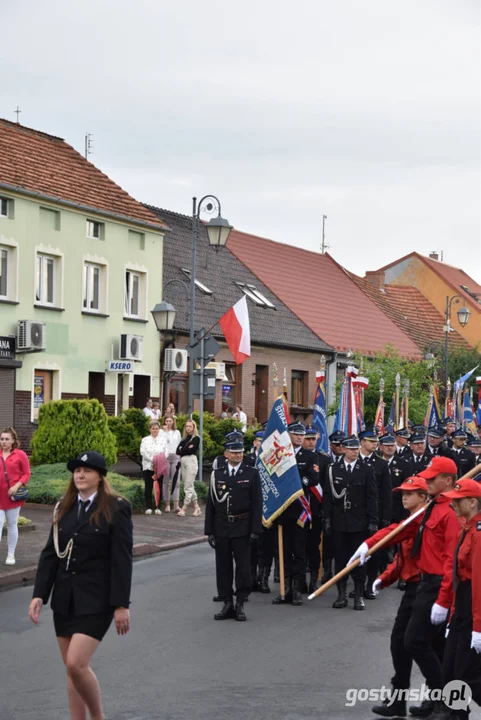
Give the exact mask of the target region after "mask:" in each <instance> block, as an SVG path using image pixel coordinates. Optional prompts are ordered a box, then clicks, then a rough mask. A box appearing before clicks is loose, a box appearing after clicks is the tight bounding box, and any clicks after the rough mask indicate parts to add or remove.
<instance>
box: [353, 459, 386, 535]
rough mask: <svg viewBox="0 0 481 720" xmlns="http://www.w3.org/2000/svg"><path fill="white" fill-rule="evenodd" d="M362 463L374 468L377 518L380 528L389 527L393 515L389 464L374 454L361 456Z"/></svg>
mask: <svg viewBox="0 0 481 720" xmlns="http://www.w3.org/2000/svg"><path fill="white" fill-rule="evenodd" d="M359 459H360V460H361V462H363V463H365V464H367V465H369V466H370V467H372V470H373V472H374V477H375V478H376V483H377V516H378V523H379V526H380V527H382V526H383V525H384V526H386V525H389V524H390V522H391V513H392V487H391V475H390V472H389V467H388V464H387V462H386V461H385V460H384V459H383V458H380V457H378V455H376V453H372V455H370V456H369V457H366V458H364V457H362V456H361V455H360V456H359Z"/></svg>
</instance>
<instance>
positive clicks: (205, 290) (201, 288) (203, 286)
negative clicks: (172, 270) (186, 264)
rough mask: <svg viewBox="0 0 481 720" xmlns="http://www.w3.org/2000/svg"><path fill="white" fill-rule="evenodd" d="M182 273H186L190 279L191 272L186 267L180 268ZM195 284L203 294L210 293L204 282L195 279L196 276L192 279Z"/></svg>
mask: <svg viewBox="0 0 481 720" xmlns="http://www.w3.org/2000/svg"><path fill="white" fill-rule="evenodd" d="M181 270H182V272H183V273H184V275H186V276H187V277H188V278H189V280H190V279H191V272H190V270H188V269H187V268H181ZM194 283H195V286H196V287H198V288H199V290H201V291H202V292H203V293H204V295H212V290H211V289H210V288H208V287H207V285H204V283H201V282H200V280H197V278H196V279H195V280H194Z"/></svg>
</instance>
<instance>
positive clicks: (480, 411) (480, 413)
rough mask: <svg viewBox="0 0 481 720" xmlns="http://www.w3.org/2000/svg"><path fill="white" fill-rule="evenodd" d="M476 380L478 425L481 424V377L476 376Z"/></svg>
mask: <svg viewBox="0 0 481 720" xmlns="http://www.w3.org/2000/svg"><path fill="white" fill-rule="evenodd" d="M476 382H477V384H478V388H479V390H478V407H477V410H476V423H477V425H481V377H477V378H476Z"/></svg>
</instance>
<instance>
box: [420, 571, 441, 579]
mask: <svg viewBox="0 0 481 720" xmlns="http://www.w3.org/2000/svg"><path fill="white" fill-rule="evenodd" d="M419 577H420V579H421V580H442V579H443V577H444V576H443V575H433V574H432V573H425V572H420V573H419Z"/></svg>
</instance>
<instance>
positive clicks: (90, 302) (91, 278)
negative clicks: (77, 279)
mask: <svg viewBox="0 0 481 720" xmlns="http://www.w3.org/2000/svg"><path fill="white" fill-rule="evenodd" d="M106 296H107V292H106V275H105V266H103V265H98V264H96V263H92V262H85V263H84V269H83V309H84V310H85V311H86V312H98V313H100V312H105V310H106Z"/></svg>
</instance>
